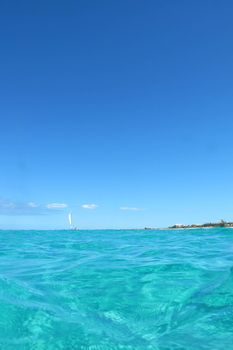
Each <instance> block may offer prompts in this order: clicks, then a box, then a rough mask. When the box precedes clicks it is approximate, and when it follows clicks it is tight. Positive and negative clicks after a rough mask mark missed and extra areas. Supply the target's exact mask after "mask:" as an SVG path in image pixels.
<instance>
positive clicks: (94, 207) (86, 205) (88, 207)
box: [82, 204, 98, 209]
mask: <svg viewBox="0 0 233 350" xmlns="http://www.w3.org/2000/svg"><path fill="white" fill-rule="evenodd" d="M82 208H83V209H96V208H98V205H96V204H83V205H82Z"/></svg>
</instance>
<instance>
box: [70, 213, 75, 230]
mask: <svg viewBox="0 0 233 350" xmlns="http://www.w3.org/2000/svg"><path fill="white" fill-rule="evenodd" d="M68 221H69V225H70V230H77V227H74V225H73V219H72V213H69V214H68Z"/></svg>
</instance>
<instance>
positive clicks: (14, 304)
mask: <svg viewBox="0 0 233 350" xmlns="http://www.w3.org/2000/svg"><path fill="white" fill-rule="evenodd" d="M0 349H1V350H8V349H9V350H11V349H17V350H59V349H62V350H63V349H64V350H76V349H77V350H79V349H80V350H82V349H85V350H87V349H90V350H118V349H119V350H120V349H121V350H137V349H138V350H139V349H140V350H144V349H145V350H146V349H154V350H202V349H203V350H207V349H208V350H221V349H222V350H223V349H224V350H231V349H233V230H231V229H206V230H183V231H140V230H133V231H129V230H122V231H120V230H118V231H117V230H116V231H114V230H102V231H0Z"/></svg>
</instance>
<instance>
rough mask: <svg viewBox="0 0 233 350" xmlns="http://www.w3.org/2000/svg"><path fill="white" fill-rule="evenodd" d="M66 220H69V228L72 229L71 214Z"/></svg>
mask: <svg viewBox="0 0 233 350" xmlns="http://www.w3.org/2000/svg"><path fill="white" fill-rule="evenodd" d="M68 220H69V224H70V227H72V214H71V213H69V214H68Z"/></svg>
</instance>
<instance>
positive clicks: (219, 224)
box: [144, 220, 233, 230]
mask: <svg viewBox="0 0 233 350" xmlns="http://www.w3.org/2000/svg"><path fill="white" fill-rule="evenodd" d="M223 227H225V228H233V222H231V221H230V222H227V221H224V220H221V221H220V222H208V223H205V224H192V225H184V224H175V225H173V226H169V227H166V228H162V229H159V228H150V227H145V228H144V229H145V230H182V229H200V228H202V229H203V228H204V229H208V228H223Z"/></svg>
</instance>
